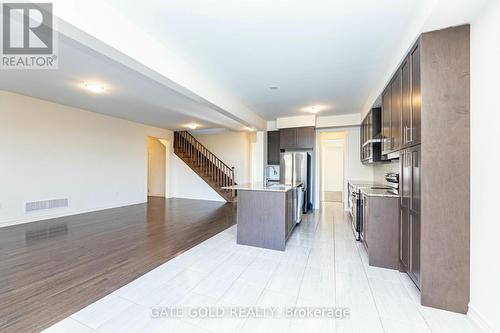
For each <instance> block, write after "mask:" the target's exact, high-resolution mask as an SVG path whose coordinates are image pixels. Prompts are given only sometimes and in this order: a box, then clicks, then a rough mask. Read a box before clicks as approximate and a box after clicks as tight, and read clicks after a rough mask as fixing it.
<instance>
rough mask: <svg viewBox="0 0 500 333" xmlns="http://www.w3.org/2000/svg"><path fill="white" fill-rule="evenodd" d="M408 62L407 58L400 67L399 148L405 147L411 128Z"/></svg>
mask: <svg viewBox="0 0 500 333" xmlns="http://www.w3.org/2000/svg"><path fill="white" fill-rule="evenodd" d="M410 78H411V76H410V62H409V61H408V57H407V58H406V59H405V60H404V61H403V64H402V65H401V93H402V94H401V95H402V96H401V97H402V105H401V109H402V110H401V139H402V141H401V146H403V147H404V146H407V145H408V144H409V142H410V138H411V137H410V136H409V132H408V130H409V129H410V128H411V94H410V87H411V81H410Z"/></svg>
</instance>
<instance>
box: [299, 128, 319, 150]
mask: <svg viewBox="0 0 500 333" xmlns="http://www.w3.org/2000/svg"><path fill="white" fill-rule="evenodd" d="M314 133H315V132H314V127H299V128H296V135H297V138H296V142H297V143H296V148H303V149H313V148H314Z"/></svg>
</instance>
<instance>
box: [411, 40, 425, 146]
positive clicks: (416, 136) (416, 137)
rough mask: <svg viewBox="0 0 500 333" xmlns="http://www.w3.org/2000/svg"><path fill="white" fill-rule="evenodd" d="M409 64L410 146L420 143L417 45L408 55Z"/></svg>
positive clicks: (418, 52) (419, 90)
mask: <svg viewBox="0 0 500 333" xmlns="http://www.w3.org/2000/svg"><path fill="white" fill-rule="evenodd" d="M410 63H411V90H410V99H411V102H410V103H411V108H410V112H411V115H410V119H411V123H410V127H409V129H408V134H407V138H408V140H409V143H410V144H418V143H420V135H421V134H420V133H421V117H420V116H421V108H422V96H421V89H420V80H421V73H420V47H419V44H417V45H416V46H415V47H414V48H413V50H412V52H411V54H410Z"/></svg>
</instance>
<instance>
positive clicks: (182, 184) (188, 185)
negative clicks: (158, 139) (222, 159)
mask: <svg viewBox="0 0 500 333" xmlns="http://www.w3.org/2000/svg"><path fill="white" fill-rule="evenodd" d="M172 151H173V150H172ZM170 195H171V196H172V197H175V198H184V199H197V200H211V201H225V200H224V198H222V197H221V196H220V195H219V194H218V193H217V192H215V190H214V189H212V188H211V187H210V186H209V185H208V184H207V183H205V181H204V180H203V179H201V177H200V176H198V175H197V174H196V173H195V172H194V171H193V170H191V168H190V167H189V166H187V165H186V163H184V161H183V160H181V159H180V158H179V157H177V155H175V154H174V153H172V154H171V155H170Z"/></svg>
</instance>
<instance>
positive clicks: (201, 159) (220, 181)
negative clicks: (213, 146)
mask: <svg viewBox="0 0 500 333" xmlns="http://www.w3.org/2000/svg"><path fill="white" fill-rule="evenodd" d="M174 147H175V149H178V150H180V151H181V152H182V153H184V154H185V155H187V157H188V158H189V159H190V160H191V161H192V162H193V164H194V165H195V166H197V167H199V168H200V169H201V170H202V171H203V173H204V174H206V175H207V176H208V177H209V178H210V180H212V181H213V182H215V183H216V185H217V186H219V187H224V186H234V185H236V182H235V181H234V167H230V166H228V165H227V164H225V163H224V162H223V161H222V160H221V159H219V158H218V157H217V156H216V155H215V154H214V153H212V152H211V151H210V150H208V149H207V148H206V147H205V146H204V145H202V144H201V143H200V142H199V141H198V140H197V139H196V138H195V137H194V136H192V135H191V133H189V132H188V131H178V132H174ZM227 191H229V190H227ZM230 192H231V197H232V198H234V197H235V195H236V192H235V191H234V190H231V191H230Z"/></svg>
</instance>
